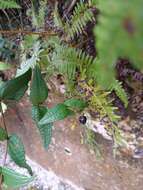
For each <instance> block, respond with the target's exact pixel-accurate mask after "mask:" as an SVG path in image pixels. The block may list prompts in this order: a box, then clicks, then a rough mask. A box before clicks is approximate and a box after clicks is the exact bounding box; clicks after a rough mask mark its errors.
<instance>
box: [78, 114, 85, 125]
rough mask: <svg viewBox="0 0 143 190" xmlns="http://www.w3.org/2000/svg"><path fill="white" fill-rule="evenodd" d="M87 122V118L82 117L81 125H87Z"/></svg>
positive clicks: (80, 119) (80, 118)
mask: <svg viewBox="0 0 143 190" xmlns="http://www.w3.org/2000/svg"><path fill="white" fill-rule="evenodd" d="M86 121H87V118H86V117H85V116H84V115H81V116H80V117H79V122H80V123H81V124H83V125H84V124H86Z"/></svg>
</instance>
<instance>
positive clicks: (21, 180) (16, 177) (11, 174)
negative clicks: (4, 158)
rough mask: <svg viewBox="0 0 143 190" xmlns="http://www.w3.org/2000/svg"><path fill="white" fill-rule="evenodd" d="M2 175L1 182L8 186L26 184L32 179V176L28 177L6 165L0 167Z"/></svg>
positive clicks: (14, 186) (15, 186)
mask: <svg viewBox="0 0 143 190" xmlns="http://www.w3.org/2000/svg"><path fill="white" fill-rule="evenodd" d="M0 170H1V172H2V175H3V183H4V184H5V185H6V186H7V187H10V188H19V187H22V186H25V185H27V184H28V183H30V182H32V181H33V180H34V177H33V176H32V177H28V176H25V175H22V174H20V173H17V172H15V171H14V170H12V169H10V168H7V167H0Z"/></svg>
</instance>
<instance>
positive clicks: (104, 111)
mask: <svg viewBox="0 0 143 190" xmlns="http://www.w3.org/2000/svg"><path fill="white" fill-rule="evenodd" d="M109 94H110V92H105V91H102V90H101V88H100V87H96V88H94V90H93V96H91V100H90V104H91V106H93V107H94V108H95V110H98V111H99V113H100V115H101V117H105V116H107V117H108V118H109V119H110V121H111V122H112V123H114V122H115V123H116V122H117V121H118V119H119V118H120V117H119V116H118V115H116V113H115V111H116V110H117V108H116V107H114V106H113V104H112V101H111V100H109V97H108V96H109Z"/></svg>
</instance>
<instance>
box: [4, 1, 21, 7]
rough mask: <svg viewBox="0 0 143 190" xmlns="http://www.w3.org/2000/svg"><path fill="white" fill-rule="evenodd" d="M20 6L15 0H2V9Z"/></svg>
mask: <svg viewBox="0 0 143 190" xmlns="http://www.w3.org/2000/svg"><path fill="white" fill-rule="evenodd" d="M12 8H17V9H18V8H20V6H19V5H18V4H17V3H16V2H15V1H14V0H0V9H12Z"/></svg>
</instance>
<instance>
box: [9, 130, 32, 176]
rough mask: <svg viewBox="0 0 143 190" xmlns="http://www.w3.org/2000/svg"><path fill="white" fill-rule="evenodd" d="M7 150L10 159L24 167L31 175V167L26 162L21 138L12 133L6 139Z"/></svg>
mask: <svg viewBox="0 0 143 190" xmlns="http://www.w3.org/2000/svg"><path fill="white" fill-rule="evenodd" d="M8 151H9V154H10V156H11V158H12V160H13V161H14V162H15V163H16V164H17V165H18V166H20V167H23V168H26V169H27V170H28V172H29V173H30V175H32V170H31V167H30V166H29V165H28V164H27V163H26V159H25V150H24V146H23V143H22V141H21V139H20V138H19V137H18V136H17V135H15V134H13V135H11V136H10V137H9V140H8Z"/></svg>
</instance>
